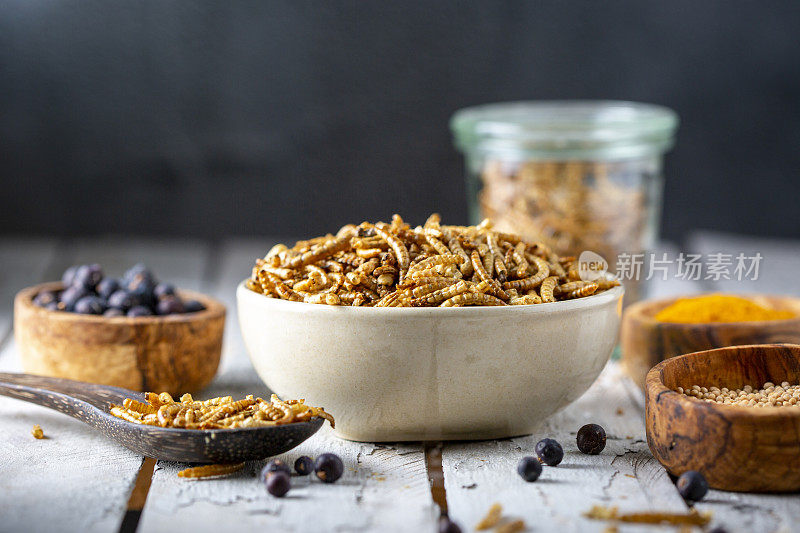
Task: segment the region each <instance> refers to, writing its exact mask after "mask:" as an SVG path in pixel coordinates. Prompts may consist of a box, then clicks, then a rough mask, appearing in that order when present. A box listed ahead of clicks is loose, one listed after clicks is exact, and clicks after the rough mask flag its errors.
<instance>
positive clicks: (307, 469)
mask: <svg viewBox="0 0 800 533" xmlns="http://www.w3.org/2000/svg"><path fill="white" fill-rule="evenodd" d="M294 471H295V472H297V473H298V474H299V475H301V476H307V475H309V474H310V473H311V472H313V471H314V460H313V459H312V458H311V457H309V456H307V455H301V456H300V457H298V458H297V460H296V461H295V462H294Z"/></svg>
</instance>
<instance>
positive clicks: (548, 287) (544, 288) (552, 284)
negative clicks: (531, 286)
mask: <svg viewBox="0 0 800 533" xmlns="http://www.w3.org/2000/svg"><path fill="white" fill-rule="evenodd" d="M556 283H558V276H550V277H548V278H545V280H544V281H542V285H541V286H540V287H539V295H540V296H541V297H542V302H545V303H547V302H555V301H556V299H555V297H553V291H554V290H555V288H556Z"/></svg>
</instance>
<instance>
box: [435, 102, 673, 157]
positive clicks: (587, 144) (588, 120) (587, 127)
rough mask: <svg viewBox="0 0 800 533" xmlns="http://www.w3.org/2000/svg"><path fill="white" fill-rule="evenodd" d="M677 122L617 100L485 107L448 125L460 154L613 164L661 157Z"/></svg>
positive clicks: (668, 114) (651, 108)
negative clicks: (505, 154)
mask: <svg viewBox="0 0 800 533" xmlns="http://www.w3.org/2000/svg"><path fill="white" fill-rule="evenodd" d="M677 127H678V116H677V114H676V113H675V112H674V111H672V110H671V109H669V108H667V107H663V106H659V105H654V104H644V103H638V102H626V101H616V100H550V101H548V100H540V101H520V102H503V103H494V104H485V105H480V106H475V107H468V108H464V109H461V110H459V111H457V112H456V113H455V114H454V115H453V117H452V118H451V120H450V129H451V131H452V132H453V136H454V138H455V144H456V147H457V148H458V149H460V150H461V151H463V152H471V151H474V150H477V151H480V152H498V151H499V152H508V151H512V152H517V153H522V154H523V155H525V156H529V157H537V156H538V157H556V158H588V159H617V158H627V157H640V156H644V155H652V154H661V153H663V152H666V151H667V150H669V149H670V148H671V147H672V145H673V144H674V135H675V130H676V129H677Z"/></svg>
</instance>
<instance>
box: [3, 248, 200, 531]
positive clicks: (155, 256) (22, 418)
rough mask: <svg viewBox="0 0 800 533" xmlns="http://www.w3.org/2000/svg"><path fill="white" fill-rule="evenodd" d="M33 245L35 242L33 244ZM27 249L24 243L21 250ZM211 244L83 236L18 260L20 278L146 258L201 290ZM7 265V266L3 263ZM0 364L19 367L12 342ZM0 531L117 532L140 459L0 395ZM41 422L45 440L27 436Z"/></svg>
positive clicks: (118, 268) (115, 271) (163, 273)
mask: <svg viewBox="0 0 800 533" xmlns="http://www.w3.org/2000/svg"><path fill="white" fill-rule="evenodd" d="M31 246H32V245H31ZM23 248H24V247H23ZM207 257H208V247H206V246H203V245H202V243H199V242H185V241H171V242H167V241H162V242H156V243H154V245H153V246H150V245H149V244H148V242H147V241H121V240H116V241H112V240H97V241H95V240H92V241H89V240H85V241H84V240H82V241H78V242H74V243H69V244H66V245H63V244H62V245H61V246H59V248H58V252H57V253H56V254H55V257H54V258H53V259H52V260H51V261H50V265H49V266H48V267H46V268H41V267H40V266H39V262H37V261H33V260H31V259H26V258H23V257H19V258H17V265H18V267H19V268H22V269H23V271H24V272H23V273H22V274H19V275H18V277H20V278H22V277H25V276H28V278H30V277H31V275H32V274H33V273H34V272H38V273H39V275H38V277H39V279H36V280H33V279H31V280H30V281H29V282H25V283H24V284H30V283H33V282H36V281H43V280H45V279H57V278H58V277H59V276H60V275H61V272H62V271H63V270H64V269H65V268H66V267H67V266H69V265H71V264H74V263H83V262H99V263H101V264H102V265H103V266H104V267H105V269H106V272H107V273H109V274H111V275H119V274H122V271H123V270H124V269H125V268H126V267H128V266H130V265H132V264H134V263H136V262H137V261H144V262H146V263H148V264H149V265H150V266H151V267H152V268H153V269H154V270H155V271H156V274H157V275H159V276H160V277H161V278H163V279H165V280H168V281H172V282H176V283H177V284H179V285H180V286H184V287H189V288H198V287H199V286H200V285H201V282H202V276H203V272H204V271H205V262H206V258H207ZM4 266H5V264H4ZM0 369H3V370H10V371H20V367H19V362H18V360H17V357H16V353H15V350H14V345H13V340H11V339H9V341H8V342H7V343H6V346H5V348H4V349H3V351H2V353H0ZM0 420H2V421H3V427H4V430H3V432H2V436H0V449H1V450H2V453H0V471H2V472H3V476H0V491H2V493H3V498H0V516H2V517H3V519H2V523H1V524H0V530H3V531H21V530H32V531H53V530H63V531H97V532H116V531H118V530H119V527H120V524H121V522H122V518H123V515H124V514H125V511H126V506H127V502H128V497H129V494H130V492H131V489H132V487H133V485H134V482H135V480H136V476H137V474H138V472H139V469H140V467H141V465H142V457H141V456H138V455H135V454H134V453H133V452H130V451H128V450H127V449H126V448H123V447H122V446H120V445H118V444H116V443H114V442H113V441H110V440H106V439H105V438H103V437H101V436H100V435H99V434H98V433H97V432H96V431H95V430H93V429H91V428H90V427H88V426H86V425H84V424H82V423H80V422H78V421H77V420H74V419H72V418H69V417H66V416H63V415H61V414H58V413H56V412H54V411H51V410H48V409H44V408H42V407H38V406H35V405H32V404H27V403H24V402H20V401H18V400H12V399H10V398H0ZM33 424H40V425H41V426H42V428H43V429H44V431H45V434H46V435H47V436H48V437H49V438H47V439H44V440H36V439H34V438H33V437H32V436H31V435H30V431H31V427H32V426H33Z"/></svg>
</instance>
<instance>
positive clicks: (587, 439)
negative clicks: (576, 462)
mask: <svg viewBox="0 0 800 533" xmlns="http://www.w3.org/2000/svg"><path fill="white" fill-rule="evenodd" d="M605 447H606V430H605V429H603V427H602V426H599V425H597V424H586V425H585V426H583V427H582V428H581V429H579V430H578V449H579V450H580V451H582V452H583V453H585V454H588V455H597V454H598V453H600V452H602V451H603V448H605Z"/></svg>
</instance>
